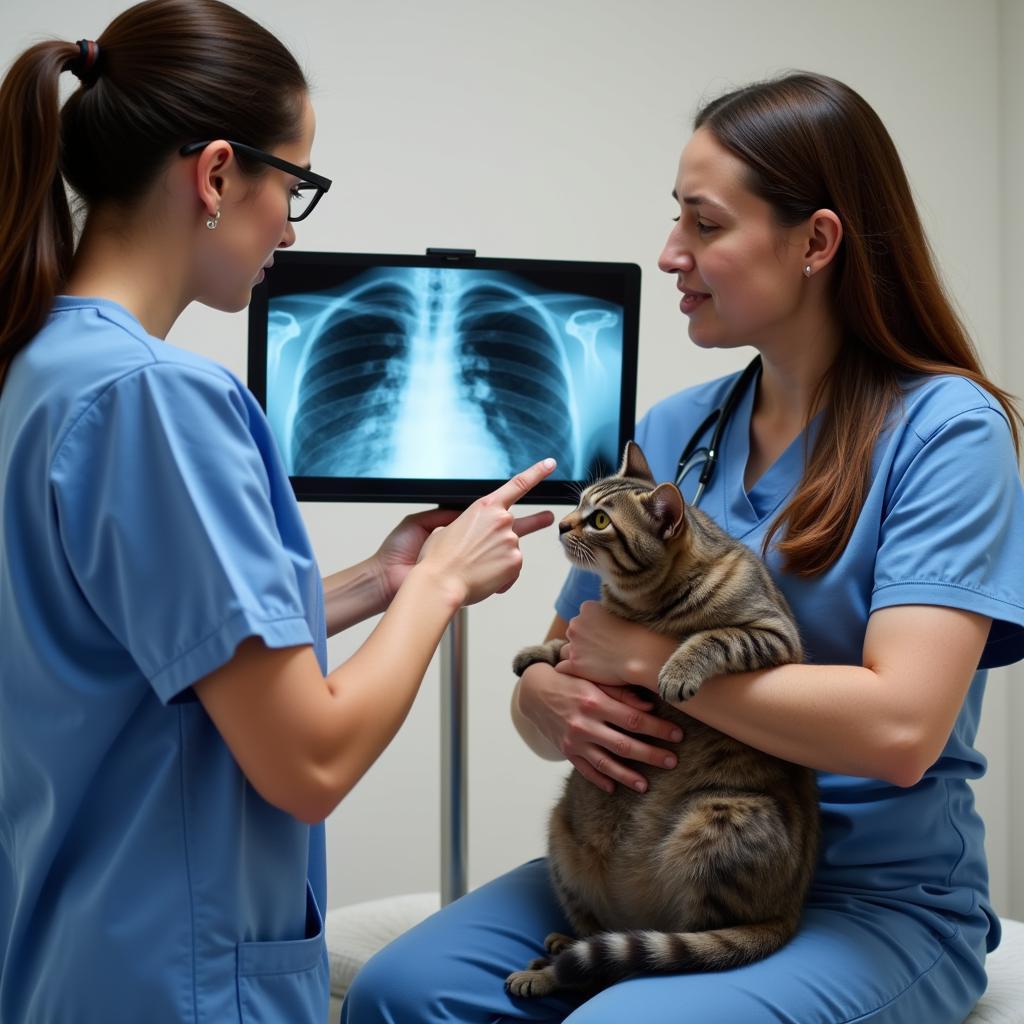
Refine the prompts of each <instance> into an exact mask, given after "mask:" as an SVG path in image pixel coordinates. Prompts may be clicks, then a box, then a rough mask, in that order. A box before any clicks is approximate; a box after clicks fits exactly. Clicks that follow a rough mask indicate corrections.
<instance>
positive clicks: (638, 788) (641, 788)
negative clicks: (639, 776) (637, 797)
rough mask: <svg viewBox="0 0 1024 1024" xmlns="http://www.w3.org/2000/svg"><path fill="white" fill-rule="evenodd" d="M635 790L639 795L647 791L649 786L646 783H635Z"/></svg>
mask: <svg viewBox="0 0 1024 1024" xmlns="http://www.w3.org/2000/svg"><path fill="white" fill-rule="evenodd" d="M633 788H634V789H635V790H636V791H637V792H638V793H643V792H644V791H645V790H646V789H647V786H646V785H645V784H644V783H642V782H634V783H633Z"/></svg>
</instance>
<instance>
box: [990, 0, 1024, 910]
mask: <svg viewBox="0 0 1024 1024" xmlns="http://www.w3.org/2000/svg"><path fill="white" fill-rule="evenodd" d="M999 47H1000V49H999V71H1000V81H999V94H1000V99H1001V102H1002V108H1001V110H1000V129H1001V132H1000V136H1001V139H1000V141H1001V146H1000V156H1001V175H1002V177H1001V185H1002V189H1001V197H1002V215H1003V225H1002V246H1001V267H1002V299H1003V301H1002V313H1003V351H1002V356H1003V366H1002V372H1003V379H1004V380H1005V382H1006V386H1007V387H1009V388H1010V389H1011V390H1012V391H1013V392H1014V393H1015V394H1017V395H1024V344H1022V338H1024V290H1022V289H1021V281H1022V280H1024V253H1022V251H1021V244H1020V243H1021V239H1022V238H1024V194H1022V185H1024V59H1022V58H1024V2H1021V0H1002V2H1001V3H1000V9H999ZM1021 571H1022V572H1024V566H1022V567H1021ZM1006 675H1007V677H1008V681H1012V683H1015V684H1016V685H1011V686H1009V687H1007V689H1008V697H1009V699H1008V706H1007V713H1006V719H1005V728H1006V747H1005V750H1006V755H1005V758H1004V763H1005V765H1006V768H1007V772H1006V777H1007V779H1012V780H1015V781H1017V782H1019V781H1020V780H1021V779H1024V748H1022V747H1021V744H1020V743H1019V741H1018V742H1015V740H1018V739H1019V737H1020V735H1021V732H1022V730H1024V665H1021V664H1017V665H1014V666H1013V667H1012V668H1011V669H1009V670H1007V672H1006ZM990 720H991V719H990ZM1006 806H1007V820H1008V823H1009V828H1008V829H1007V836H1006V841H1007V847H1008V853H1009V854H1010V861H1009V863H1010V864H1020V863H1021V862H1022V860H1024V814H1022V813H1021V812H1020V798H1019V796H1018V799H1017V801H1016V803H1014V802H1012V798H1011V794H1010V792H1009V790H1007V794H1006ZM1006 900H1007V901H1006V904H1005V906H1007V907H1008V908H1009V909H1010V912H1012V913H1013V914H1014V915H1015V916H1016V917H1019V918H1024V870H1021V869H1020V868H1018V869H1017V870H1012V871H1010V873H1009V883H1008V892H1007V897H1006Z"/></svg>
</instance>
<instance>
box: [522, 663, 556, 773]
mask: <svg viewBox="0 0 1024 1024" xmlns="http://www.w3.org/2000/svg"><path fill="white" fill-rule="evenodd" d="M529 671H530V669H527V670H526V672H529ZM526 672H524V673H523V675H524V676H525V675H526ZM522 686H523V680H522V679H518V680H517V681H516V685H515V689H513V691H512V724H513V725H514V726H515V727H516V732H518V733H519V735H520V736H521V737H522V738H523V742H524V743H525V744H526V745H527V746H528V747H529V748H530V749H531V750H532V751H533V752H534V753H535V754H536V755H537V756H538V757H542V758H544V760H545V761H564V760H565V755H564V754H563V753H562V752H561V751H560V750H559V749H558V748H557V747H556V746H555V745H554V744H553V743H552V742H551V741H550V740H549V739H548V738H547V737H546V736H545V735H544V734H543V733H542V732H541V731H540V730H539V729H538V728H537V726H536V725H534V724H533V722H532V721H530V719H529V718H527V717H526V715H525V714H524V713H523V710H522V708H521V707H520V705H519V696H520V691H521V690H522Z"/></svg>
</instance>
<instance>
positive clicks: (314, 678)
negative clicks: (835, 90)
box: [0, 0, 553, 1024]
mask: <svg viewBox="0 0 1024 1024" xmlns="http://www.w3.org/2000/svg"><path fill="white" fill-rule="evenodd" d="M64 70H71V71H72V72H73V73H74V74H75V75H76V76H77V77H78V78H79V79H80V80H81V83H80V85H79V86H78V88H77V89H76V90H75V91H74V92H73V93H72V94H71V96H70V98H69V99H68V100H67V102H66V103H65V105H64V107H63V109H62V110H61V109H59V92H58V86H59V82H60V77H61V73H62V71H64ZM313 131H314V121H313V112H312V108H311V106H310V103H309V99H308V95H307V88H306V82H305V79H304V77H303V75H302V72H301V71H300V69H299V67H298V65H297V64H296V62H295V60H294V59H293V57H292V56H291V54H289V53H288V51H287V50H285V49H284V47H283V46H282V45H281V44H280V43H279V42H278V41H277V40H276V39H275V38H274V37H273V36H271V35H270V34H269V33H268V32H266V31H265V30H264V29H262V28H261V27H260V26H259V25H257V24H256V23H254V22H253V21H251V20H250V19H249V18H247V17H245V16H244V15H242V14H240V13H239V12H237V11H235V10H234V9H232V8H230V7H228V6H226V5H224V4H220V3H216V2H215V0H152V2H148V3H143V4H140V5H139V6H137V7H133V8H132V9H130V10H128V11H126V12H125V13H124V14H122V15H120V16H119V17H118V18H116V19H115V20H114V21H113V22H112V23H111V25H110V26H109V27H108V28H107V30H106V31H105V32H104V33H103V34H102V35H101V36H100V37H99V39H98V40H96V41H91V40H82V41H81V42H80V43H77V44H72V43H65V42H58V41H54V42H45V43H40V44H39V45H37V46H34V47H32V48H31V49H30V50H28V51H26V52H25V53H24V54H23V55H22V56H21V57H20V58H19V59H18V60H17V61H15V63H14V64H13V66H12V67H11V69H10V71H9V73H8V75H7V76H6V78H5V79H4V81H3V84H2V86H0V154H2V155H0V237H2V238H3V240H4V241H3V246H2V248H0V375H2V391H0V480H2V481H3V483H2V485H0V486H2V490H0V510H2V519H0V528H2V534H0V538H2V539H0V1020H3V1021H5V1022H8V1021H9V1022H11V1024H14V1022H29V1021H32V1022H46V1024H53V1022H61V1021H68V1022H74V1024H111V1022H115V1021H131V1022H138V1021H147V1022H151V1024H171V1022H178V1021H189V1022H192V1024H199V1022H209V1024H227V1022H245V1021H259V1022H261V1024H274V1022H280V1024H322V1022H323V1021H324V1020H325V1019H326V1015H327V1008H328V989H327V982H328V978H327V957H326V950H325V945H324V939H323V934H322V919H321V914H322V911H323V908H324V906H325V891H324V889H325V874H326V872H325V863H324V836H323V826H322V821H323V819H324V817H325V816H326V815H327V814H328V813H329V812H330V811H331V810H332V808H333V807H334V806H335V805H336V804H337V803H338V802H339V801H340V800H341V799H342V797H344V795H345V794H346V793H347V792H348V791H349V789H351V787H352V786H353V785H355V783H356V782H357V781H358V780H359V778H360V777H361V776H362V774H363V773H364V772H365V771H366V770H367V768H368V767H369V766H370V764H371V763H372V762H373V761H374V759H375V758H376V757H377V756H378V755H379V754H380V752H381V751H382V750H383V748H384V747H385V746H386V745H387V743H388V742H389V741H390V739H391V738H392V736H393V735H394V733H395V731H396V730H397V729H398V727H399V726H400V724H401V722H402V720H403V719H404V717H405V715H406V713H407V712H408V710H409V707H410V705H411V703H412V701H413V699H414V697H415V695H416V692H417V690H418V688H419V685H420V682H421V680H422V677H423V673H424V671H425V670H426V668H427V665H428V663H429V661H430V658H431V656H432V654H433V652H434V649H435V646H436V644H437V642H438V640H439V639H440V637H441V634H442V632H443V630H444V629H445V627H446V625H447V624H448V621H449V619H450V618H451V616H452V614H453V613H454V612H455V610H456V609H457V608H458V607H459V606H460V605H462V604H466V603H470V602H473V601H478V600H481V599H483V598H485V597H487V596H488V595H489V594H490V593H492V592H494V591H496V590H499V589H504V588H507V587H508V586H510V585H511V584H512V583H513V581H514V580H515V578H516V577H517V575H518V572H519V567H520V564H521V558H522V555H521V552H520V550H519V537H520V536H521V535H522V534H524V533H527V532H530V531H531V530H534V529H537V528H539V527H540V526H543V525H547V524H548V523H550V521H551V517H550V513H539V514H537V515H534V516H531V517H527V518H525V519H521V520H515V519H513V517H512V515H511V513H510V512H509V510H508V509H509V506H510V505H511V504H512V503H513V502H514V501H515V500H516V499H517V498H518V497H520V496H521V495H522V494H523V493H525V491H526V490H528V489H529V488H530V487H531V486H533V484H535V483H536V482H538V481H539V480H540V479H541V478H542V477H544V476H546V475H547V474H548V473H549V472H550V471H551V468H552V466H553V463H550V464H549V462H550V460H548V462H547V463H545V464H538V465H537V466H535V467H533V468H532V469H530V470H526V471H525V472H524V473H522V474H520V476H519V477H517V478H516V480H514V481H510V482H509V483H508V484H506V485H504V486H503V487H502V488H500V489H499V490H498V491H496V492H495V493H494V494H492V495H490V496H488V497H486V498H483V499H481V500H480V501H479V502H477V503H476V504H475V505H473V506H471V507H470V509H469V510H467V511H466V512H465V513H464V514H463V515H461V516H459V517H458V518H457V519H456V518H455V517H454V515H452V514H449V513H447V512H441V511H436V512H428V513H423V514H419V515H415V516H411V517H409V518H407V519H405V520H403V522H402V523H401V524H400V525H399V526H398V527H397V528H396V529H395V530H394V531H393V532H392V533H391V534H390V535H389V537H388V538H387V539H386V540H385V541H384V543H383V545H382V546H381V548H380V549H379V551H378V552H377V553H376V554H375V555H374V556H373V557H371V558H369V559H367V560H366V561H365V562H363V563H361V564H360V565H357V566H354V567H353V568H351V569H347V570H345V571H343V572H340V573H337V574H336V575H334V576H331V577H329V578H327V579H326V580H325V579H323V578H321V576H320V573H319V571H318V569H317V565H316V561H315V559H314V556H313V552H312V550H311V547H310V543H309V539H308V537H307V535H306V531H305V529H304V527H303V523H302V520H301V518H300V515H299V511H298V507H297V505H296V503H295V499H294V497H293V494H292V491H291V487H290V485H289V481H288V477H287V474H286V473H285V471H284V469H283V466H282V463H281V460H280V459H279V457H278V454H277V452H276V451H275V448H274V444H273V441H272V439H271V436H270V432H269V428H268V426H267V423H266V420H265V419H264V417H263V415H262V413H261V411H260V409H259V407H258V406H257V404H256V403H255V401H254V400H253V398H252V396H251V395H250V393H249V392H248V391H247V389H246V388H245V387H244V385H243V384H242V383H241V382H240V381H239V380H238V379H237V378H235V377H234V376H233V375H232V374H230V373H229V372H228V371H227V370H225V369H223V368H222V367H220V366H219V365H217V364H215V363H212V362H210V361H209V360H207V359H204V358H202V357H200V356H198V355H194V354H191V353H189V352H187V351H183V350H181V349H179V348H177V347H175V346H172V345H169V344H167V343H166V342H165V341H164V340H163V338H164V337H165V335H166V334H167V332H168V331H169V330H170V328H171V326H172V324H173V323H174V321H175V320H176V319H177V317H178V315H179V314H180V313H181V312H182V310H183V309H184V308H185V307H186V306H187V305H188V304H189V303H190V302H192V301H200V302H203V303H204V304H206V305H209V306H212V307H214V308H216V309H220V310H225V311H236V310H240V309H242V308H243V307H244V306H245V305H246V304H247V302H248V301H249V296H250V291H251V289H252V287H253V285H254V284H255V283H257V281H258V280H260V279H262V275H263V268H265V267H267V266H269V265H270V263H271V262H272V261H273V255H274V251H275V249H277V248H280V247H286V246H289V245H291V244H292V243H293V242H294V240H295V231H294V228H293V223H292V222H293V221H294V220H297V219H300V218H301V217H302V216H304V215H305V214H306V213H308V212H309V210H310V209H311V206H312V204H313V203H315V201H316V200H317V199H318V198H319V197H320V196H321V195H322V194H323V192H324V191H325V190H326V188H327V187H328V185H329V182H328V181H327V179H325V178H322V177H321V176H319V175H316V174H315V173H314V172H312V171H310V170H308V168H309V161H310V149H311V146H312V141H313ZM231 140H234V141H231ZM65 181H66V182H67V183H68V184H69V185H70V186H71V187H72V188H73V189H74V191H75V192H76V193H77V195H78V196H79V197H80V198H81V200H82V201H83V202H84V205H85V208H86V210H87V217H86V220H85V225H84V231H83V233H82V236H81V240H80V243H79V244H78V246H77V248H75V246H74V244H73V243H74V239H73V232H72V221H71V216H70V214H69V209H68V204H67V199H66V197H65V192H64V183H65ZM381 612H383V613H384V614H383V616H382V618H381V620H380V623H379V625H378V626H377V628H376V629H375V630H374V632H373V633H372V635H371V636H370V637H369V638H368V640H367V641H366V642H365V643H364V645H363V646H362V647H361V648H360V649H359V650H358V651H357V652H356V654H355V655H353V657H352V658H351V659H350V660H349V661H347V662H346V663H345V664H343V665H341V666H340V667H338V668H337V669H335V670H334V671H333V672H330V673H329V672H328V670H327V656H326V636H327V634H328V633H334V632H337V631H338V630H341V629H344V628H345V627H346V626H348V625H350V624H351V623H354V622H357V621H359V620H361V619H365V618H367V617H368V616H371V615H374V614H377V613H381Z"/></svg>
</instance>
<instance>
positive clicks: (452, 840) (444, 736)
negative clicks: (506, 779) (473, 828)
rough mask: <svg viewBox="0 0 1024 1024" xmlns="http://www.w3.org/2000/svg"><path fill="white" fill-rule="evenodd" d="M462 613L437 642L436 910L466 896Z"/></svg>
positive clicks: (462, 612) (461, 611)
mask: <svg viewBox="0 0 1024 1024" xmlns="http://www.w3.org/2000/svg"><path fill="white" fill-rule="evenodd" d="M466 628H467V627H466V609H465V608H460V609H459V610H458V611H457V612H456V613H455V618H453V619H452V621H451V624H450V625H449V626H448V629H447V630H445V634H444V639H443V640H442V642H441V906H442V907H443V906H446V905H447V904H449V903H451V902H452V900H457V899H458V898H459V897H460V896H464V895H465V894H466Z"/></svg>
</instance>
